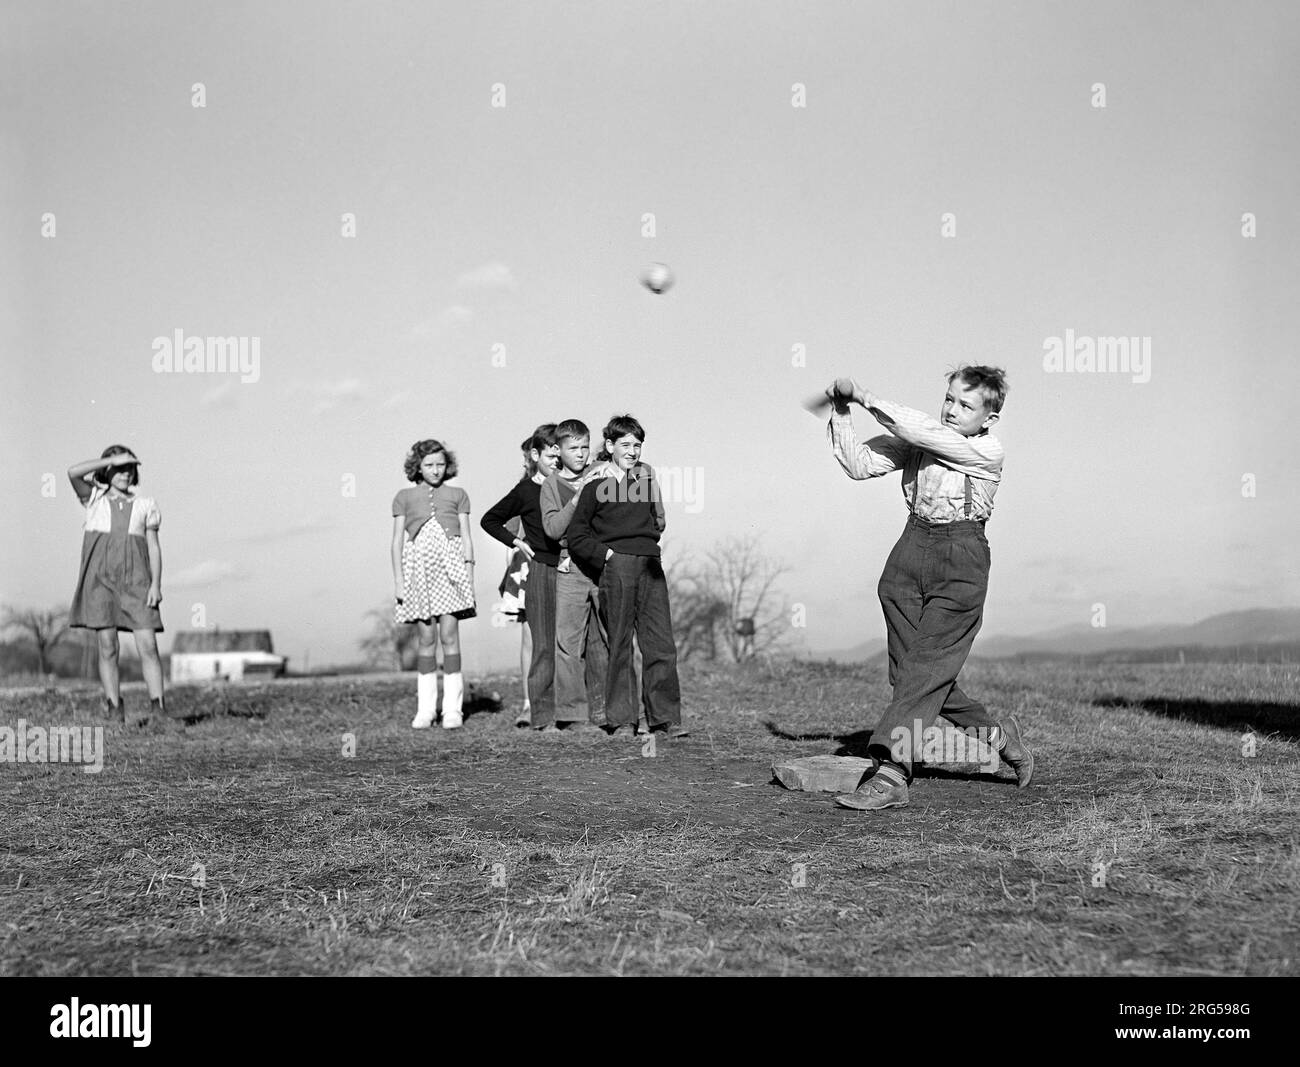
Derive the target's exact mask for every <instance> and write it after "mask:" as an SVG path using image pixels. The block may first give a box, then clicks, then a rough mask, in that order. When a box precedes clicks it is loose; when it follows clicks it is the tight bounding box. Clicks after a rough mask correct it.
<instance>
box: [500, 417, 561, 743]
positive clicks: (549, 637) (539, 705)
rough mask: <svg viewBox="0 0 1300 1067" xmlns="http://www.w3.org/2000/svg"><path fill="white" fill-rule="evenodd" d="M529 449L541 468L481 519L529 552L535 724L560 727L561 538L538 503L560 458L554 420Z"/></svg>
mask: <svg viewBox="0 0 1300 1067" xmlns="http://www.w3.org/2000/svg"><path fill="white" fill-rule="evenodd" d="M528 455H529V458H530V459H531V460H532V462H533V464H534V465H535V466H536V473H534V474H533V475H532V476H531V477H524V478H521V479H520V480H519V483H518V484H517V485H515V487H514V488H513V489H511V490H510V492H508V493H507V494H506V495H505V496H503V497H502V498H501V499H500V500H498V501H497V502H496V503H495V504H493V505H492V507H490V508H489V509H488V510H487V511H486V512H485V513H484V515H483V519H482V521H481V522H480V525H481V526H482V527H483V529H484V530H485V531H487V533H488V534H489V535H490V536H492V537H494V538H496V539H497V540H498V541H500V542H501V543H502V544H503V545H508V546H510V547H512V548H518V549H519V550H520V551H522V552H523V553H524V554H525V555H527V556H528V608H527V619H528V629H529V632H530V633H531V635H532V641H533V658H532V662H531V664H530V665H529V668H528V689H527V691H528V697H529V700H530V701H531V705H532V708H531V710H532V726H533V729H535V730H556V729H558V727H557V726H556V723H555V568H556V567H557V566H558V565H559V562H560V543H559V542H558V541H557V540H555V538H553V537H548V536H547V534H546V530H545V528H544V527H543V526H542V510H541V506H540V504H539V497H540V493H541V487H542V483H543V482H544V481H546V479H547V478H548V477H549V476H550V475H551V474H552V473H553V472H554V470H555V467H556V464H557V463H558V462H559V455H560V449H559V445H558V444H557V443H556V440H555V423H553V422H550V423H545V424H543V425H541V426H539V427H537V429H536V430H535V431H533V437H532V444H531V447H530V448H529V451H528ZM516 515H517V516H519V518H520V520H521V521H522V523H523V536H522V537H520V536H517V535H515V534H512V533H511V532H510V531H509V530H508V529H507V528H506V522H507V521H508V520H509V519H512V518H514V517H515V516H516Z"/></svg>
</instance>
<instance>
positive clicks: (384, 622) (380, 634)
mask: <svg viewBox="0 0 1300 1067" xmlns="http://www.w3.org/2000/svg"><path fill="white" fill-rule="evenodd" d="M365 617H366V620H367V622H368V624H369V630H368V631H367V633H366V635H365V637H363V638H362V639H361V641H360V642H359V643H360V646H361V651H362V653H363V654H364V655H365V657H366V662H367V663H369V664H370V665H371V666H374V667H383V668H386V669H388V670H403V671H413V670H415V657H416V651H417V649H418V647H419V643H420V636H419V632H418V631H417V630H416V627H415V624H414V623H399V622H397V621H396V620H395V619H394V618H393V609H392V608H391V607H383V608H375V609H374V610H373V611H368V612H366V616H365Z"/></svg>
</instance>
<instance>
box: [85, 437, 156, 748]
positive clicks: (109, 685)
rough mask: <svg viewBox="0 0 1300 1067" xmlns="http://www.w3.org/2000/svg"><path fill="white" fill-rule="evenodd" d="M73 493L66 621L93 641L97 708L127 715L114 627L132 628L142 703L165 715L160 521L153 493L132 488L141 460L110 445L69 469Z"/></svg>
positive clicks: (122, 718)
mask: <svg viewBox="0 0 1300 1067" xmlns="http://www.w3.org/2000/svg"><path fill="white" fill-rule="evenodd" d="M68 479H69V480H70V481H71V482H72V488H73V491H74V492H76V494H77V499H78V500H80V501H81V503H82V505H83V506H84V507H85V512H86V518H85V524H84V527H83V528H84V530H85V534H84V536H83V537H82V542H81V573H80V575H79V576H78V579H77V591H76V593H75V594H74V595H73V598H72V609H71V611H70V612H69V613H68V625H69V626H71V627H77V628H82V629H88V630H94V631H95V632H96V634H97V636H98V645H99V680H100V682H101V683H102V684H103V686H104V711H105V713H106V714H109V715H112V716H114V717H116V718H117V719H119V720H120V721H121V722H123V723H125V722H126V708H125V706H124V705H123V703H122V691H121V681H120V677H119V674H118V652H119V645H118V636H117V634H118V631H119V630H130V631H131V632H132V633H133V634H135V647H136V651H137V652H138V653H139V654H140V665H141V668H142V669H143V672H144V681H145V685H146V686H147V688H148V690H149V709H150V711H151V713H153V714H155V715H166V709H165V708H164V707H163V672H162V659H161V658H160V657H159V655H158V638H157V635H158V634H160V633H162V631H163V624H162V615H161V614H160V613H159V611H158V605H159V604H160V603H161V602H162V547H161V546H160V544H159V542H158V528H159V526H160V525H161V524H162V516H161V515H160V514H159V511H158V505H157V504H156V503H154V501H153V498H152V497H147V496H139V495H137V494H136V493H135V492H134V489H135V487H136V486H137V485H138V484H139V483H140V461H139V459H137V458H136V455H135V453H134V452H132V451H131V450H130V449H129V448H127V447H125V446H124V445H109V446H108V448H106V449H104V451H103V453H102V454H101V456H100V458H99V459H88V460H86V461H85V462H84V463H78V464H76V465H75V466H72V467H69V468H68Z"/></svg>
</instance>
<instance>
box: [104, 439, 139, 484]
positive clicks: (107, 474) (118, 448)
mask: <svg viewBox="0 0 1300 1067" xmlns="http://www.w3.org/2000/svg"><path fill="white" fill-rule="evenodd" d="M119 452H125V453H126V454H127V455H128V456H130V457H131V458H132V459H136V458H137V456H136V454H135V453H134V452H132V451H131V450H130V449H129V448H127V447H126V445H109V446H108V447H107V448H106V449H104V451H103V452H101V453H100V454H99V458H100V459H108V457H109V456H115V455H117V454H118V453H119ZM123 466H124V467H127V469H128V470H130V472H131V484H132V485H139V484H140V468H139V467H138V466H136V465H135V464H134V463H132V464H130V465H129V466H128V465H127V464H123ZM121 469H122V467H100V469H99V470H97V471H95V473H94V479H95V481H97V482H98V483H99V484H100V485H107V484H108V483H109V481H111V480H112V477H113V473H114V471H119V470H121Z"/></svg>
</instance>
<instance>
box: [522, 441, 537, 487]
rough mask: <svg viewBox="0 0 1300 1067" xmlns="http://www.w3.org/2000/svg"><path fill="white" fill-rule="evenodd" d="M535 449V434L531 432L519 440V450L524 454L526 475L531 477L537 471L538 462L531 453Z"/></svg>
mask: <svg viewBox="0 0 1300 1067" xmlns="http://www.w3.org/2000/svg"><path fill="white" fill-rule="evenodd" d="M532 450H533V435H532V434H529V435H528V436H527V437H525V438H524V439H523V440H522V441H520V442H519V451H520V452H522V453H523V454H524V477H525V478H531V477H532V476H533V475H534V474H536V473H537V464H536V463H534V462H533V457H532V456H531V455H529V453H530V452H531V451H532Z"/></svg>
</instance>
